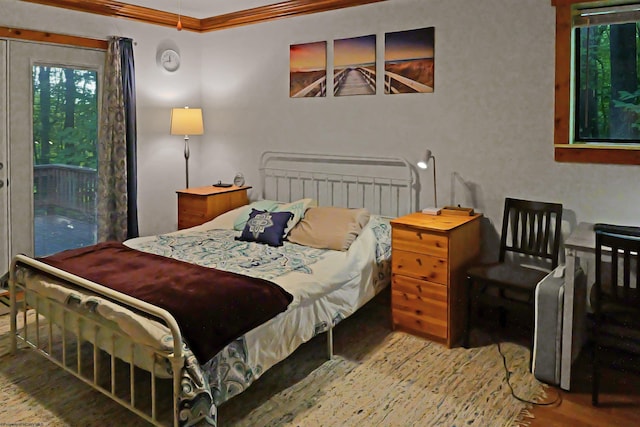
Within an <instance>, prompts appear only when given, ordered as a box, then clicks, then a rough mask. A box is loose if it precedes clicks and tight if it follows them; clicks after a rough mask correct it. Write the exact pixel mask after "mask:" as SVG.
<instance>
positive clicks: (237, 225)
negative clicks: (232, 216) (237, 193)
mask: <svg viewBox="0 0 640 427" xmlns="http://www.w3.org/2000/svg"><path fill="white" fill-rule="evenodd" d="M277 206H278V202H276V201H275V200H257V201H255V202H252V203H250V204H249V205H247V206H244V207H243V208H242V211H241V212H240V214H238V216H237V218H236V220H235V221H234V223H233V229H234V230H238V231H242V230H244V226H245V225H247V221H249V214H250V213H251V209H253V208H255V209H258V210H261V211H268V212H271V211H272V210H274V209H275V208H276V207H277Z"/></svg>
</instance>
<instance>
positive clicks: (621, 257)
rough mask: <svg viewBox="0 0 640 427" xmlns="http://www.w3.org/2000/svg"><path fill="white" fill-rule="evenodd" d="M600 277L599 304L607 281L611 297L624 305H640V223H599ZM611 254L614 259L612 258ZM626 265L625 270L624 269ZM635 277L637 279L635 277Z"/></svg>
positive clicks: (597, 271) (597, 243)
mask: <svg viewBox="0 0 640 427" xmlns="http://www.w3.org/2000/svg"><path fill="white" fill-rule="evenodd" d="M594 230H595V233H596V280H595V284H594V286H595V290H594V291H595V297H596V300H595V305H596V307H594V309H596V310H599V301H600V300H601V293H602V292H603V287H604V285H608V289H607V298H608V299H609V300H613V301H614V302H616V303H618V304H622V305H628V306H631V307H635V308H637V309H640V295H639V293H638V292H639V290H640V276H638V262H639V261H640V259H639V256H640V255H639V254H640V227H627V226H617V225H609V224H596V226H595V227H594ZM609 257H611V263H609V262H608V258H609ZM620 265H622V272H620V271H619V270H620ZM634 277H635V279H634Z"/></svg>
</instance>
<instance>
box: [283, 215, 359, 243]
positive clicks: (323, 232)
mask: <svg viewBox="0 0 640 427" xmlns="http://www.w3.org/2000/svg"><path fill="white" fill-rule="evenodd" d="M370 216H371V215H370V213H369V211H368V210H366V209H348V208H336V207H332V206H321V207H314V208H309V209H307V211H306V213H305V214H304V218H303V219H302V220H301V221H300V222H299V223H298V224H297V225H296V226H295V227H293V229H292V230H291V232H290V233H289V237H288V240H289V241H290V242H293V243H297V244H299V245H305V246H311V247H312V248H320V249H333V250H337V251H346V250H347V249H349V246H351V244H352V243H353V242H354V240H356V237H358V235H359V234H360V232H361V231H362V229H363V228H364V226H365V225H367V223H368V222H369V217H370Z"/></svg>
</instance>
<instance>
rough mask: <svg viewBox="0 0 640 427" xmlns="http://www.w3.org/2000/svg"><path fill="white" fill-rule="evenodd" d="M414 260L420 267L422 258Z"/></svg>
mask: <svg viewBox="0 0 640 427" xmlns="http://www.w3.org/2000/svg"><path fill="white" fill-rule="evenodd" d="M416 262H417V263H418V265H419V266H420V267H422V260H421V259H420V258H416Z"/></svg>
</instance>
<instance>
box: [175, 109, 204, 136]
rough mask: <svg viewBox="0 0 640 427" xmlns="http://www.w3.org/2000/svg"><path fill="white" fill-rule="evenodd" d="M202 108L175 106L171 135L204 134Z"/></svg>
mask: <svg viewBox="0 0 640 427" xmlns="http://www.w3.org/2000/svg"><path fill="white" fill-rule="evenodd" d="M203 133H204V124H203V123H202V109H201V108H188V107H187V108H173V109H172V110H171V135H202V134H203Z"/></svg>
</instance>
